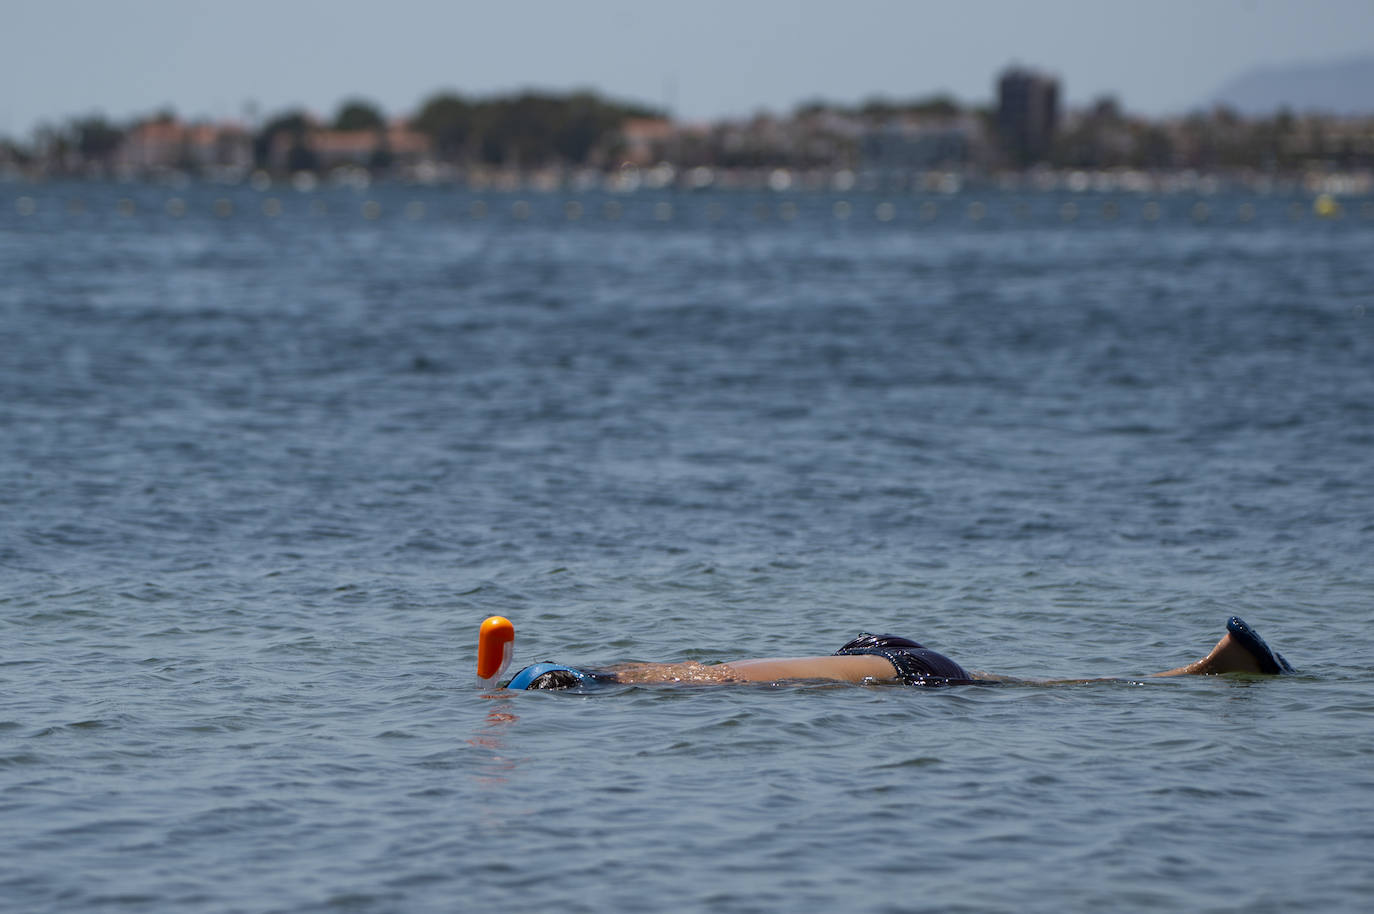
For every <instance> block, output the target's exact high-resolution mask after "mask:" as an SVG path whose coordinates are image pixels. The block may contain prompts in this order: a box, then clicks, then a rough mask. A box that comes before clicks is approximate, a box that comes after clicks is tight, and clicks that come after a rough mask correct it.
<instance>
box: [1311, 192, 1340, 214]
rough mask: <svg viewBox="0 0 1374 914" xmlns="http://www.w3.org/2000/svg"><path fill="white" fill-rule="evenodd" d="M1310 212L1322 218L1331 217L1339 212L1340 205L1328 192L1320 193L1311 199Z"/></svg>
mask: <svg viewBox="0 0 1374 914" xmlns="http://www.w3.org/2000/svg"><path fill="white" fill-rule="evenodd" d="M1312 212H1314V213H1316V214H1317V215H1318V216H1322V217H1323V218H1326V219H1333V218H1335V217H1336V216H1339V215H1340V214H1341V205H1340V203H1338V202H1336V198H1335V197H1333V196H1331V195H1330V194H1322V195H1321V196H1320V197H1318V198H1317V199H1315V200H1313V201H1312Z"/></svg>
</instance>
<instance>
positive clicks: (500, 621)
mask: <svg viewBox="0 0 1374 914" xmlns="http://www.w3.org/2000/svg"><path fill="white" fill-rule="evenodd" d="M514 652H515V626H514V625H512V624H511V621H510V620H509V619H507V618H506V617H505V616H491V617H489V618H487V619H486V620H485V621H484V622H483V623H482V627H481V628H480V629H478V630H477V682H478V684H479V685H482V686H486V687H487V688H491V687H492V686H494V685H495V684H496V679H497V677H499V676H500V675H501V674H502V673H504V672H505V671H506V667H508V666H510V659H511V655H512V654H513V653H514Z"/></svg>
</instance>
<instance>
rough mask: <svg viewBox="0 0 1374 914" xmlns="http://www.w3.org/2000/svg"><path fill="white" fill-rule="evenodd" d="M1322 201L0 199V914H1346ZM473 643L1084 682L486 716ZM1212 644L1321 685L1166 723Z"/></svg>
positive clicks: (1353, 607)
mask: <svg viewBox="0 0 1374 914" xmlns="http://www.w3.org/2000/svg"><path fill="white" fill-rule="evenodd" d="M1312 204H1313V200H1312V198H1311V197H1310V196H1307V195H1304V194H1302V193H1300V192H1297V191H1291V192H1278V193H1272V194H1269V195H1265V196H1261V195H1253V194H1246V193H1240V192H1223V193H1219V194H1214V195H1211V196H1197V195H1190V194H1175V195H1163V196H1151V195H1145V194H1093V193H1084V194H1075V195H1069V194H1064V195H1057V194H1052V193H1039V194H1017V193H1011V192H1006V191H1002V192H998V191H994V190H987V189H982V190H979V189H968V190H965V191H963V192H961V193H955V194H948V195H926V196H922V195H912V194H910V193H895V192H894V193H891V194H883V193H879V192H866V193H858V192H855V193H851V194H848V195H839V194H830V193H819V192H816V193H796V194H752V193H747V192H742V191H741V192H707V193H699V194H674V193H667V192H662V193H650V192H641V193H636V194H625V195H608V194H600V193H590V192H589V193H583V194H578V193H573V192H568V193H536V192H495V191H491V192H486V191H476V190H469V191H457V190H453V189H451V188H442V187H441V188H423V187H405V186H401V185H393V186H377V187H372V188H368V189H362V190H359V189H357V188H336V187H324V188H321V189H316V190H314V191H312V192H299V191H296V190H292V189H290V188H283V187H268V188H265V189H261V188H260V189H250V188H247V187H219V186H214V185H192V186H160V185H114V184H109V185H101V184H60V183H51V184H41V185H26V184H5V185H0V276H3V282H2V283H0V622H2V623H3V628H2V629H0V637H2V638H3V640H0V688H2V689H3V698H0V811H2V814H0V906H3V907H4V908H5V909H7V910H15V911H27V912H45V911H51V912H58V911H61V912H71V911H118V910H137V911H144V910H176V911H193V912H231V911H254V912H257V911H283V912H284V911H293V912H294V911H363V912H393V911H408V912H423V911H454V910H540V909H550V910H559V911H570V912H576V911H606V910H670V909H671V910H694V911H708V910H709V911H713V912H749V911H780V910H788V911H840V910H843V911H855V912H895V911H916V910H932V909H943V910H951V911H970V912H974V911H977V912H985V911H1018V912H1021V911H1028V910H1031V911H1101V910H1109V909H1110V910H1168V911H1176V910H1196V911H1230V910H1242V909H1243V910H1259V911H1280V910H1290V909H1294V908H1299V909H1324V910H1362V909H1363V908H1364V907H1365V906H1366V905H1367V904H1368V903H1369V899H1370V898H1374V682H1372V680H1371V672H1370V668H1371V664H1374V629H1372V628H1371V626H1372V625H1374V313H1371V312H1372V311H1374V217H1372V216H1371V212H1370V210H1371V206H1370V203H1369V202H1368V201H1362V200H1361V199H1359V198H1354V199H1347V200H1344V201H1341V204H1342V208H1341V211H1340V213H1339V216H1340V217H1339V218H1325V219H1322V218H1317V217H1316V216H1315V214H1314V209H1313V205H1312ZM1322 209H1323V211H1324V212H1327V213H1330V212H1331V209H1330V207H1323V208H1322ZM498 613H499V614H502V615H505V616H507V617H509V618H510V619H512V620H513V621H514V623H515V626H516V630H517V637H516V645H515V648H516V658H517V663H527V662H531V661H534V660H539V659H556V660H560V661H563V662H567V663H572V664H583V665H588V666H597V665H603V664H609V663H614V662H617V661H624V660H677V661H681V660H698V661H703V662H714V661H722V660H729V659H731V658H739V657H757V656H795V655H806V654H816V653H829V652H830V651H832V650H834V649H835V648H836V647H838V646H839V645H840V644H842V643H843V642H844V641H846V640H848V639H849V638H851V637H853V636H854V635H855V634H856V633H858V632H859V631H861V630H868V631H874V632H893V633H897V634H903V635H907V636H909V637H913V638H916V639H918V640H920V641H922V642H924V643H925V644H927V645H928V646H930V647H933V648H936V649H937V650H940V651H942V652H945V653H947V654H949V655H951V656H953V657H954V658H955V659H957V660H958V661H959V662H961V663H962V664H964V665H965V666H967V667H969V668H974V669H980V670H987V671H991V672H996V673H1001V674H1006V675H1010V676H1015V677H1019V678H1023V679H1027V680H1036V679H1065V678H1077V677H1084V678H1090V677H1106V678H1105V679H1104V680H1103V681H1094V682H1083V683H1077V684H1072V683H1070V684H1056V685H1046V684H1035V683H1033V682H1029V683H1025V684H1017V685H1001V686H973V687H964V688H950V689H935V690H915V689H908V688H902V687H894V686H884V685H867V686H864V685H829V686H826V685H818V684H779V685H771V686H740V687H714V688H706V687H696V688H692V687H673V686H657V687H624V686H621V687H610V688H607V689H603V690H600V691H597V692H595V693H589V694H559V693H529V692H525V693H483V692H480V691H478V690H477V689H476V688H475V687H474V661H475V640H476V633H477V627H478V625H479V623H480V622H481V621H482V619H483V618H485V617H486V616H488V615H492V614H498ZM1232 614H1237V615H1240V616H1242V617H1244V618H1245V619H1247V620H1248V621H1249V622H1250V623H1251V624H1252V625H1253V626H1254V627H1255V628H1256V629H1257V630H1258V631H1260V632H1261V633H1262V634H1263V635H1264V636H1265V637H1266V638H1267V639H1268V640H1269V641H1270V642H1271V644H1272V645H1273V646H1275V647H1276V648H1277V649H1278V650H1280V651H1281V652H1283V653H1284V654H1285V655H1286V656H1287V657H1288V659H1289V660H1290V661H1291V662H1292V663H1293V664H1294V666H1296V667H1297V668H1298V670H1299V671H1300V674H1299V675H1296V676H1290V677H1283V678H1273V679H1268V678H1263V677H1222V678H1182V679H1167V680H1157V679H1156V680H1151V679H1149V678H1147V677H1148V674H1149V673H1150V672H1153V671H1157V670H1161V669H1165V668H1169V667H1173V666H1177V665H1181V664H1183V663H1186V662H1188V661H1190V660H1193V659H1196V658H1197V657H1199V656H1201V655H1202V654H1203V653H1204V652H1205V651H1206V650H1207V649H1208V648H1209V647H1210V645H1211V644H1212V643H1213V642H1214V641H1215V640H1216V638H1217V637H1219V635H1220V634H1221V632H1222V628H1223V625H1224V623H1225V620H1226V618H1227V617H1228V616H1229V615H1232Z"/></svg>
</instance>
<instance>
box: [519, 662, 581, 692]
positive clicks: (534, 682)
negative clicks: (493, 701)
mask: <svg viewBox="0 0 1374 914" xmlns="http://www.w3.org/2000/svg"><path fill="white" fill-rule="evenodd" d="M593 680H594V677H593V676H591V675H590V674H589V673H584V672H582V671H581V670H575V669H573V668H572V667H570V666H563V665H562V664H561V663H533V664H530V665H529V666H527V667H525V668H524V669H523V670H521V671H520V672H518V673H516V674H515V676H514V678H512V679H511V681H510V682H509V683H507V684H506V688H508V689H574V688H577V687H578V686H580V685H582V684H583V683H587V682H591V681H593Z"/></svg>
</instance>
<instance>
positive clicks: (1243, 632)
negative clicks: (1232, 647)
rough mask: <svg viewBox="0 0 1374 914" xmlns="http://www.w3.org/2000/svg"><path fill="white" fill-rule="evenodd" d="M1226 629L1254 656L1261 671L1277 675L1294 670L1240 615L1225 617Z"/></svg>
mask: <svg viewBox="0 0 1374 914" xmlns="http://www.w3.org/2000/svg"><path fill="white" fill-rule="evenodd" d="M1226 630H1227V631H1228V632H1230V633H1231V634H1232V635H1233V636H1234V637H1235V639H1236V640H1237V641H1239V642H1240V643H1241V645H1243V646H1244V647H1245V649H1246V650H1247V651H1249V652H1250V655H1251V656H1252V657H1254V658H1255V661H1256V662H1257V663H1259V665H1260V672H1261V673H1265V674H1268V675H1270V676H1277V675H1279V674H1280V673H1292V672H1294V670H1293V667H1291V666H1289V664H1288V661H1287V660H1284V659H1283V655H1282V654H1280V653H1279V652H1278V651H1276V650H1273V649H1271V648H1270V647H1269V645H1267V644H1265V643H1264V639H1263V638H1261V637H1260V636H1259V633H1258V632H1256V631H1255V630H1254V629H1253V628H1251V627H1250V626H1249V625H1246V624H1245V620H1244V619H1242V618H1241V617H1240V616H1232V617H1231V618H1229V619H1227V620H1226Z"/></svg>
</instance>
